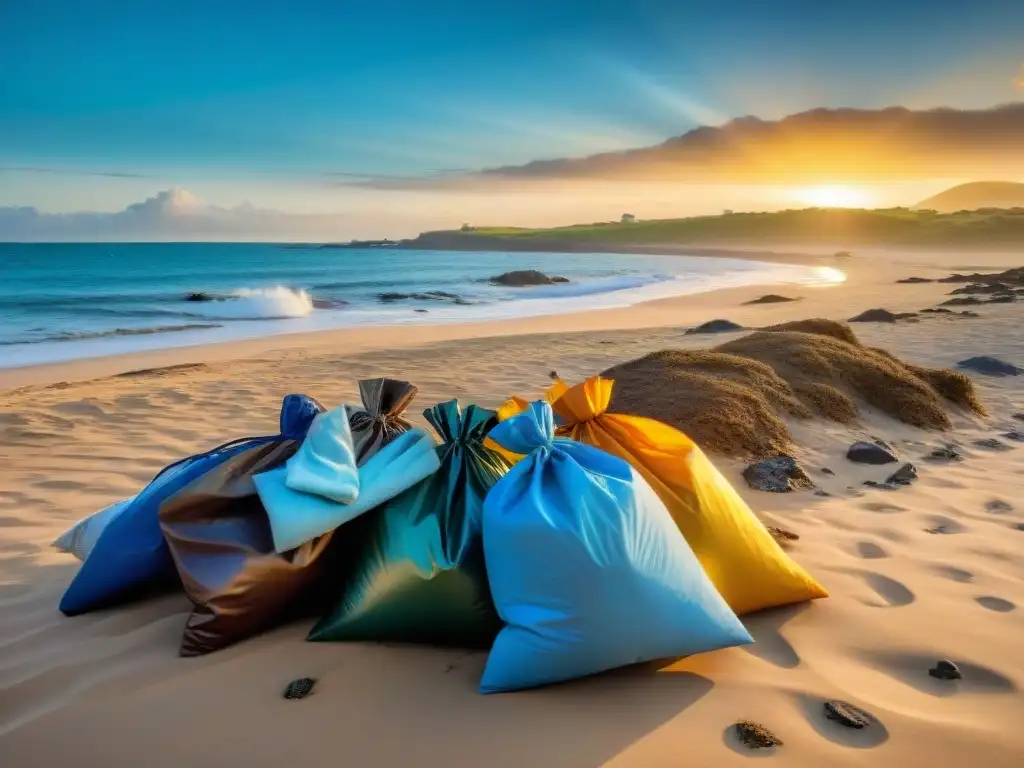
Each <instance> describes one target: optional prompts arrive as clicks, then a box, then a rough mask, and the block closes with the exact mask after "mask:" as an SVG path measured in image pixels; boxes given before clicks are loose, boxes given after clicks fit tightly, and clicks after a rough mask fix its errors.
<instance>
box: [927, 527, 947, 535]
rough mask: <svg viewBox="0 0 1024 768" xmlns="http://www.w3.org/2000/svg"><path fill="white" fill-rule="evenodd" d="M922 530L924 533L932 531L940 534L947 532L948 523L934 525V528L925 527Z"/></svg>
mask: <svg viewBox="0 0 1024 768" xmlns="http://www.w3.org/2000/svg"><path fill="white" fill-rule="evenodd" d="M924 532H925V533H934V534H936V535H941V534H943V533H949V526H948V525H936V526H935V527H934V528H925V529H924Z"/></svg>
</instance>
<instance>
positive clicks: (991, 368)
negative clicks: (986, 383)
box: [956, 355, 1024, 376]
mask: <svg viewBox="0 0 1024 768" xmlns="http://www.w3.org/2000/svg"><path fill="white" fill-rule="evenodd" d="M956 365H957V367H958V368H966V369H967V370H969V371H974V372H975V373H981V374H984V375H985V376H1019V375H1020V374H1022V373H1024V369H1021V368H1018V367H1017V366H1016V365H1012V364H1010V363H1007V362H1004V361H1002V360H1000V359H999V358H997V357H989V356H987V355H981V356H979V357H969V358H967V359H966V360H961V361H960V362H959V363H957V364H956Z"/></svg>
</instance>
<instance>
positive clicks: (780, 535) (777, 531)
mask: <svg viewBox="0 0 1024 768" xmlns="http://www.w3.org/2000/svg"><path fill="white" fill-rule="evenodd" d="M766 527H767V528H768V533H770V534H771V535H772V538H773V539H775V541H777V542H778V543H779V544H788V543H789V542H791V541H799V540H800V534H798V533H793V532H792V531H787V530H786V529H785V528H776V527H775V526H773V525H769V526H766Z"/></svg>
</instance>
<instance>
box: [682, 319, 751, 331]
mask: <svg viewBox="0 0 1024 768" xmlns="http://www.w3.org/2000/svg"><path fill="white" fill-rule="evenodd" d="M742 330H743V326H742V325H739V324H738V323H734V322H733V321H732V320H709V321H708V322H706V323H704V324H703V325H698V326H697V327H696V328H690V329H689V330H688V331H687V333H688V334H690V333H727V332H728V331H742Z"/></svg>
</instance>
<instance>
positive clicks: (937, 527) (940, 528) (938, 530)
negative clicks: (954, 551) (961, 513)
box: [925, 515, 967, 534]
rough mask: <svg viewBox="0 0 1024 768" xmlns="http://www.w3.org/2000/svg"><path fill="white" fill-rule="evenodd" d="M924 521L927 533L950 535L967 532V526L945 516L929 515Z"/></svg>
mask: <svg viewBox="0 0 1024 768" xmlns="http://www.w3.org/2000/svg"><path fill="white" fill-rule="evenodd" d="M926 520H927V523H928V527H926V528H925V531H927V532H928V533H934V534H951V533H963V532H964V531H966V530H967V526H965V525H963V524H962V523H959V522H957V521H956V520H954V519H953V518H951V517H946V516H945V515H930V516H929V517H927V518H926Z"/></svg>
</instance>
